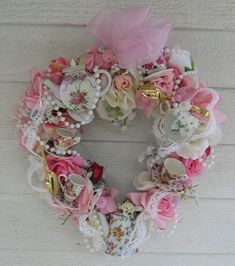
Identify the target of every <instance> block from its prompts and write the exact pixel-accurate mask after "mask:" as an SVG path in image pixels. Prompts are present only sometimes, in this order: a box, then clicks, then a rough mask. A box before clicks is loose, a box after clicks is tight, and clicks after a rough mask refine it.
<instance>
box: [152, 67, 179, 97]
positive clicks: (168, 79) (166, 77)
mask: <svg viewBox="0 0 235 266" xmlns="http://www.w3.org/2000/svg"><path fill="white" fill-rule="evenodd" d="M153 83H154V84H155V85H156V87H158V88H159V89H161V90H162V91H163V92H165V93H166V94H167V95H168V96H171V95H172V91H173V87H174V72H173V69H167V70H165V71H163V74H162V75H161V76H160V77H158V78H156V79H154V80H153Z"/></svg>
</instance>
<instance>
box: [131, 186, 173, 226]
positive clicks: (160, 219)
mask: <svg viewBox="0 0 235 266" xmlns="http://www.w3.org/2000/svg"><path fill="white" fill-rule="evenodd" d="M157 192H159V193H160V191H158V190H157V189H151V190H148V191H147V192H132V193H129V194H128V197H129V199H130V200H131V201H132V203H133V204H134V205H136V206H142V207H143V208H144V209H145V211H146V212H147V213H148V214H149V215H150V217H151V218H152V219H153V221H154V223H155V224H156V225H157V226H158V227H159V228H160V229H165V228H166V222H167V221H171V220H172V219H173V218H174V216H175V205H176V203H177V201H178V197H176V196H172V195H169V196H166V197H164V198H163V199H162V200H161V201H160V203H159V205H158V210H157V212H154V210H153V209H151V207H149V206H148V203H149V202H150V199H151V197H152V196H153V195H154V194H155V193H157Z"/></svg>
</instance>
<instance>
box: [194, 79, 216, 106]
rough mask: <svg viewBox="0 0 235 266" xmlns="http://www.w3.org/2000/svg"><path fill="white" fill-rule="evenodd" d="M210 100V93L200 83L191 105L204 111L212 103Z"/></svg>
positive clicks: (211, 96) (211, 97)
mask: <svg viewBox="0 0 235 266" xmlns="http://www.w3.org/2000/svg"><path fill="white" fill-rule="evenodd" d="M212 100H213V95H212V93H211V92H210V91H209V90H208V89H207V87H206V85H205V84H204V83H203V82H200V84H199V91H198V92H197V93H196V94H195V96H194V97H193V98H192V101H191V102H192V104H194V105H196V106H198V107H200V108H202V109H206V108H207V106H208V105H209V104H210V103H211V102H212Z"/></svg>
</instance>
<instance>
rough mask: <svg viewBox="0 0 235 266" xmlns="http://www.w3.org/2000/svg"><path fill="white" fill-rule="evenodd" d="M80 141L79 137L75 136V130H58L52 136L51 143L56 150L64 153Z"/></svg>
mask: <svg viewBox="0 0 235 266" xmlns="http://www.w3.org/2000/svg"><path fill="white" fill-rule="evenodd" d="M80 139H81V138H80V137H78V136H76V132H75V130H71V129H67V128H58V129H57V130H56V133H55V135H54V136H53V143H54V146H55V148H56V149H57V150H60V151H65V150H67V149H69V148H70V147H72V146H74V145H76V144H78V143H79V141H80Z"/></svg>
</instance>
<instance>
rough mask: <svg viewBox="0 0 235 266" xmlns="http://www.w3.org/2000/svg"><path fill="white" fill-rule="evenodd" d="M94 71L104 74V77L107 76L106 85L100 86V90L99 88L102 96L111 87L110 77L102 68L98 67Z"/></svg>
mask: <svg viewBox="0 0 235 266" xmlns="http://www.w3.org/2000/svg"><path fill="white" fill-rule="evenodd" d="M96 73H98V74H104V75H105V76H106V78H107V85H106V87H104V88H101V90H100V96H103V95H104V94H105V93H106V92H107V91H108V90H109V89H110V88H111V85H112V78H111V76H110V74H109V72H108V71H106V70H104V69H98V70H97V72H96Z"/></svg>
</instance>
